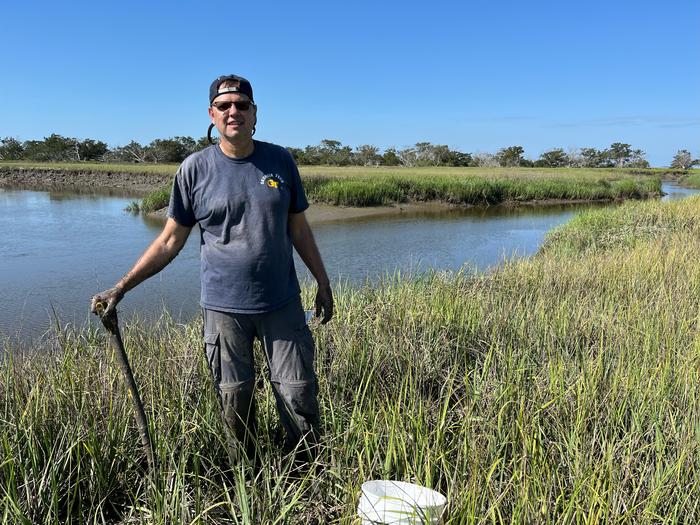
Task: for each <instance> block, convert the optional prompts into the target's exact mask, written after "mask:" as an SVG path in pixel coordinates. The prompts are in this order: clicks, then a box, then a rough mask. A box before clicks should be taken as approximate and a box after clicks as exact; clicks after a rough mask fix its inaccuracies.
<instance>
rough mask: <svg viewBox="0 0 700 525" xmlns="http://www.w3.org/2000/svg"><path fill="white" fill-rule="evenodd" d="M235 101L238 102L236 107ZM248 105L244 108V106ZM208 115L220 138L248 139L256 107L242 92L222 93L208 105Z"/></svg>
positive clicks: (250, 134)
mask: <svg viewBox="0 0 700 525" xmlns="http://www.w3.org/2000/svg"><path fill="white" fill-rule="evenodd" d="M235 103H239V107H236V104H235ZM245 105H248V106H249V107H248V108H247V109H245V107H240V106H245ZM209 117H211V122H212V124H214V125H215V126H216V129H217V130H218V131H219V135H221V138H222V139H226V140H229V141H232V142H241V141H246V140H250V139H251V137H252V136H253V128H254V127H255V123H256V122H257V108H256V107H255V105H253V103H252V102H251V101H250V99H249V98H248V95H244V94H242V93H224V94H223V95H219V96H218V97H216V98H215V99H214V101H213V102H212V105H211V106H210V107H209Z"/></svg>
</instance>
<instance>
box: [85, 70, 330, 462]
mask: <svg viewBox="0 0 700 525" xmlns="http://www.w3.org/2000/svg"><path fill="white" fill-rule="evenodd" d="M209 117H210V118H211V123H212V126H214V127H216V129H217V130H218V132H219V135H220V137H221V140H220V143H219V144H218V145H212V146H209V147H208V148H206V149H204V150H202V151H199V152H197V153H194V154H192V155H190V156H189V157H188V158H187V159H185V160H184V162H183V163H182V165H181V166H180V168H179V170H178V171H177V174H176V175H175V181H174V183H173V191H172V195H171V198H170V205H169V207H168V219H167V222H166V224H165V227H164V228H163V231H162V232H161V233H160V235H159V236H158V238H157V239H156V240H155V241H154V242H153V243H152V244H151V245H150V246H149V247H148V249H146V251H145V252H144V254H143V255H142V256H141V257H140V258H139V260H138V261H137V262H136V264H135V265H134V267H133V268H132V269H131V270H130V271H129V272H128V273H127V274H126V275H125V276H124V277H122V278H121V279H120V280H119V282H117V284H116V285H115V286H114V287H113V288H111V289H109V290H106V291H105V292H102V293H100V294H97V295H95V296H94V297H93V299H92V310H93V311H95V309H96V304H97V302H100V301H101V302H105V303H106V304H107V310H108V311H109V310H111V309H113V308H114V307H115V305H116V304H117V303H118V302H119V301H120V300H121V299H122V297H123V296H124V294H125V293H126V292H127V291H129V290H130V289H132V288H134V287H135V286H137V285H138V284H139V283H141V282H142V281H144V280H145V279H147V278H148V277H150V276H152V275H154V274H156V273H158V272H159V271H160V270H162V269H163V268H164V267H165V266H166V265H167V264H168V263H169V262H170V261H172V260H173V258H174V257H175V256H176V255H177V254H178V252H179V251H180V249H181V248H182V247H183V245H184V244H185V241H186V240H187V237H188V235H189V233H190V230H191V229H192V227H193V226H194V225H195V224H199V227H200V244H201V246H200V249H201V282H202V294H201V305H202V312H203V317H204V342H205V347H206V357H207V361H208V364H209V369H210V370H211V373H212V377H213V380H214V385H215V387H216V391H217V394H218V397H219V401H220V403H221V408H222V415H223V418H224V421H225V423H226V426H227V428H228V430H229V431H230V433H231V434H233V436H235V438H236V439H231V440H230V441H229V443H230V444H231V446H230V449H231V452H232V454H236V452H237V449H238V444H243V446H244V449H245V451H246V453H247V455H248V457H249V458H252V457H253V456H254V454H255V440H254V437H255V402H254V395H253V394H254V387H255V372H254V366H253V341H254V339H255V338H257V339H259V340H260V341H261V342H262V346H263V350H264V353H265V356H266V360H267V364H268V368H269V378H270V381H271V383H272V387H273V392H274V395H275V398H276V402H277V409H278V412H279V414H280V419H281V421H282V425H283V427H284V429H285V432H286V442H285V448H286V449H287V450H288V451H291V450H292V449H294V448H295V447H297V446H299V444H300V443H301V444H302V446H301V447H300V448H299V449H300V450H304V451H306V452H308V453H309V454H310V456H311V457H313V456H314V455H315V453H316V444H317V440H318V427H319V408H318V401H317V393H318V385H317V380H316V375H315V372H314V367H313V361H314V342H313V339H312V337H311V332H310V331H309V329H308V327H307V326H306V319H305V315H304V311H303V308H302V305H301V299H300V289H299V283H298V281H297V277H296V272H295V269H294V261H293V258H292V246H294V248H295V249H296V251H297V252H298V253H299V255H300V257H301V259H302V260H303V261H304V263H305V264H306V266H307V267H308V268H309V270H310V271H311V273H312V275H313V276H314V278H315V279H316V281H317V283H318V291H317V294H316V301H315V306H316V312H315V313H316V316H317V317H318V316H322V320H321V322H322V323H327V322H328V321H329V320H330V319H331V317H332V315H333V295H332V292H331V287H330V283H329V280H328V276H327V275H326V270H325V268H324V265H323V261H322V260H321V256H320V254H319V251H318V248H317V247H316V243H315V241H314V237H313V234H312V232H311V228H310V227H309V224H308V222H307V220H306V217H305V215H304V210H306V208H307V207H308V202H307V200H306V196H305V194H304V190H303V188H302V185H301V180H300V177H299V172H298V170H297V167H296V165H295V164H294V161H293V159H292V157H291V155H290V154H289V152H288V151H287V150H286V149H284V148H282V147H280V146H276V145H273V144H269V143H266V142H261V141H257V140H253V134H254V133H255V125H256V123H257V107H256V105H255V103H254V100H253V89H252V87H251V85H250V82H248V80H246V79H245V78H242V77H239V76H236V75H226V76H222V77H219V78H217V79H216V80H214V82H212V84H211V86H210V89H209ZM210 131H211V126H210ZM307 457H308V456H307Z"/></svg>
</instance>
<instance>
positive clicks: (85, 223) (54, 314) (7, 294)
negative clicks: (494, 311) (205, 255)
mask: <svg viewBox="0 0 700 525" xmlns="http://www.w3.org/2000/svg"><path fill="white" fill-rule="evenodd" d="M663 190H664V192H666V193H667V195H666V197H664V199H676V198H683V197H686V196H688V195H690V194H692V193H697V191H695V190H688V189H684V188H680V187H678V186H676V185H674V184H672V183H664V186H663ZM130 201H131V199H130V198H126V197H114V196H99V195H78V194H74V193H60V192H36V191H24V190H2V189H0V213H1V214H2V227H1V228H0V336H2V337H6V338H12V339H20V340H24V341H27V340H29V339H34V338H37V337H39V336H41V334H43V333H44V332H46V331H47V330H48V329H49V328H50V327H51V326H52V325H54V324H55V323H56V322H58V323H59V324H60V325H66V324H75V325H82V324H83V323H85V322H87V320H88V318H89V315H88V303H89V299H90V297H91V296H92V295H93V294H94V293H95V292H98V291H100V290H103V289H105V288H108V287H110V286H112V284H113V283H114V282H115V281H116V280H118V279H119V278H120V277H121V276H122V275H123V274H124V273H125V272H126V271H127V270H128V269H129V268H130V266H131V265H132V264H133V263H134V261H135V260H136V259H137V258H138V256H139V255H140V254H141V253H142V251H143V250H144V248H145V247H146V246H147V245H148V244H149V243H150V242H151V240H152V239H153V238H154V237H155V236H156V235H157V234H158V232H159V231H160V228H161V226H162V223H161V222H160V221H157V220H152V219H149V218H147V217H141V216H134V215H131V214H129V213H127V212H125V211H124V208H125V207H126V205H127V204H128V203H129V202H130ZM590 206H591V205H585V206H584V205H577V206H574V205H567V206H549V207H523V208H499V207H492V208H488V209H459V210H443V211H439V212H429V213H428V212H423V213H404V214H400V215H390V216H383V217H381V216H380V217H372V218H357V219H351V220H344V221H336V222H325V223H320V224H317V225H315V226H314V234H315V236H316V241H317V243H318V245H319V247H320V249H321V252H322V255H323V258H324V261H325V263H326V267H327V269H328V272H329V274H330V275H331V278H332V279H333V280H335V281H336V282H337V281H338V280H342V281H349V282H351V283H355V284H358V283H360V284H361V283H364V282H365V281H368V280H369V281H375V280H377V279H380V278H382V277H384V276H387V275H393V274H394V273H395V272H397V271H399V272H401V273H402V274H403V275H407V274H415V273H418V272H423V271H426V270H429V269H438V270H443V269H448V270H459V269H461V268H464V269H466V270H467V271H483V270H486V269H488V268H491V267H493V266H496V265H498V264H500V263H502V262H503V260H504V259H505V258H512V257H527V256H530V255H532V254H534V253H535V252H536V251H537V249H538V248H539V246H540V245H541V243H542V241H543V239H544V236H545V234H546V232H547V231H549V230H550V229H552V228H553V227H555V226H558V225H560V224H563V223H564V222H566V221H568V220H569V219H570V218H571V217H572V216H573V215H574V214H576V213H579V212H580V211H581V210H585V209H588V208H589V207H590ZM297 271H298V273H299V275H300V278H302V279H306V278H308V274H307V273H306V271H305V268H304V266H303V264H302V263H301V262H300V261H298V260H297ZM198 299H199V235H198V234H197V232H194V231H193V233H192V234H191V235H190V238H189V240H188V242H187V245H186V246H185V248H184V249H183V251H182V252H181V253H180V255H179V256H178V257H177V258H176V259H175V260H174V261H173V262H172V263H171V264H170V265H169V266H168V267H167V268H166V269H165V270H163V271H162V272H161V273H160V274H158V275H156V276H154V277H152V278H151V279H149V280H148V281H146V282H145V283H143V284H142V285H140V286H139V287H138V288H136V289H135V290H133V291H132V292H130V293H129V294H128V296H127V297H126V298H125V300H124V301H123V302H122V303H121V311H122V312H123V314H122V315H123V316H124V315H126V316H129V315H137V316H139V317H142V318H148V319H152V318H154V317H157V316H159V315H161V314H162V313H163V311H164V307H165V308H167V310H168V311H169V312H170V313H171V315H172V316H173V317H174V318H175V319H177V320H182V321H186V320H187V319H189V318H190V317H192V316H193V315H194V314H196V313H197V312H198V310H199V306H198Z"/></svg>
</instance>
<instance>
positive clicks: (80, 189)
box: [0, 168, 173, 197]
mask: <svg viewBox="0 0 700 525" xmlns="http://www.w3.org/2000/svg"><path fill="white" fill-rule="evenodd" d="M172 177H173V174H167V175H164V174H159V173H126V172H119V171H99V172H98V171H87V170H86V171H73V170H59V169H57V170H37V169H26V168H0V188H5V189H22V190H38V191H57V190H58V191H71V192H75V193H104V194H108V195H120V196H124V197H144V196H145V195H146V194H148V193H149V192H151V191H153V190H155V189H158V188H162V187H163V186H167V185H169V184H170V183H171V181H172Z"/></svg>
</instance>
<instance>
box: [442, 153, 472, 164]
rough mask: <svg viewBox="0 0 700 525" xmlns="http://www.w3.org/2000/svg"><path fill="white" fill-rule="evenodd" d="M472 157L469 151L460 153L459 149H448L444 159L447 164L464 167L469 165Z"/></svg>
mask: <svg viewBox="0 0 700 525" xmlns="http://www.w3.org/2000/svg"><path fill="white" fill-rule="evenodd" d="M473 161H474V159H473V158H472V156H471V155H470V154H469V153H462V152H461V151H455V150H450V152H449V153H448V155H447V158H446V159H445V164H446V165H447V166H455V167H466V166H471V165H472V163H473Z"/></svg>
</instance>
